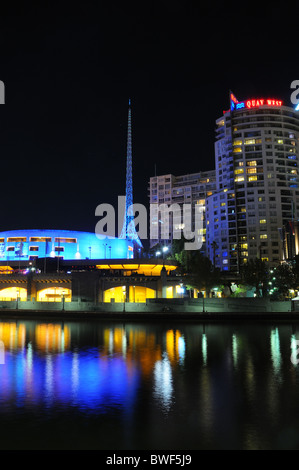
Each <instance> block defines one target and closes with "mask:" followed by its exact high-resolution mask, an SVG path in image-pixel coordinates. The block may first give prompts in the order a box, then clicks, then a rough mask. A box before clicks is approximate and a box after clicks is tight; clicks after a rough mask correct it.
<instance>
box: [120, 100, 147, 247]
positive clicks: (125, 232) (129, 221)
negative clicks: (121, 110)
mask: <svg viewBox="0 0 299 470" xmlns="http://www.w3.org/2000/svg"><path fill="white" fill-rule="evenodd" d="M131 121H132V111H131V100H129V110H128V136H127V169H126V208H125V214H124V223H123V228H122V231H121V234H120V238H124V239H127V240H131V241H132V242H133V246H134V251H135V250H140V249H141V248H142V243H141V241H140V238H139V236H138V234H137V232H136V229H135V222H134V214H133V212H132V211H131V210H130V207H131V206H132V205H133V177H132V122H131ZM135 254H136V253H135Z"/></svg>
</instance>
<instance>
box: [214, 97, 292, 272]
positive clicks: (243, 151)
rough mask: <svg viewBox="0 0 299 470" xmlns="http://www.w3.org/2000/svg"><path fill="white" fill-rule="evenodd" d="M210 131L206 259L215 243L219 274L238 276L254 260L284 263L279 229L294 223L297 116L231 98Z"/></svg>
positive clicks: (272, 103) (276, 105)
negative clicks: (212, 181) (212, 183)
mask: <svg viewBox="0 0 299 470" xmlns="http://www.w3.org/2000/svg"><path fill="white" fill-rule="evenodd" d="M216 126H217V128H216V142H215V164H216V180H217V197H215V199H214V198H213V199H212V197H211V198H210V199H209V201H208V202H207V207H208V210H209V214H208V217H207V218H208V219H209V225H208V226H207V232H208V233H207V239H208V245H209V248H208V250H209V257H210V258H211V259H213V254H214V249H215V248H212V244H213V243H214V242H215V243H216V245H217V247H216V251H215V256H216V267H219V268H221V269H223V267H225V268H226V267H227V266H228V269H230V270H235V271H239V269H240V267H241V266H242V265H243V264H244V263H246V262H247V261H248V260H249V259H254V258H256V257H259V258H261V259H263V260H265V261H267V262H269V264H270V266H271V265H277V264H278V262H279V261H281V260H283V259H284V257H285V253H284V246H283V237H282V236H281V229H282V227H283V226H284V225H285V224H286V223H287V222H289V221H290V220H297V219H298V217H299V189H298V154H299V148H298V146H299V113H298V111H295V110H294V109H293V108H290V107H288V106H284V105H283V103H282V101H280V100H272V99H271V100H268V99H260V100H258V99H251V100H247V101H244V102H239V101H238V100H237V99H236V98H235V97H234V96H233V95H231V107H230V110H228V111H227V112H224V114H223V116H222V117H221V118H219V119H217V121H216ZM228 197H229V199H228ZM228 203H229V205H228ZM225 204H226V206H225ZM224 207H226V208H227V211H226V212H225V211H224V210H223V211H222V210H221V208H223V209H224ZM219 210H220V211H221V212H220V213H219ZM225 217H226V219H225ZM222 218H223V220H222ZM222 223H223V225H222ZM215 243H214V247H215ZM223 253H224V254H225V256H223ZM226 255H227V257H226ZM226 259H227V260H228V261H227V262H226V261H225V265H223V261H224V260H226Z"/></svg>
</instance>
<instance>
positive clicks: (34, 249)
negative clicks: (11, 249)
mask: <svg viewBox="0 0 299 470" xmlns="http://www.w3.org/2000/svg"><path fill="white" fill-rule="evenodd" d="M29 251H38V246H29Z"/></svg>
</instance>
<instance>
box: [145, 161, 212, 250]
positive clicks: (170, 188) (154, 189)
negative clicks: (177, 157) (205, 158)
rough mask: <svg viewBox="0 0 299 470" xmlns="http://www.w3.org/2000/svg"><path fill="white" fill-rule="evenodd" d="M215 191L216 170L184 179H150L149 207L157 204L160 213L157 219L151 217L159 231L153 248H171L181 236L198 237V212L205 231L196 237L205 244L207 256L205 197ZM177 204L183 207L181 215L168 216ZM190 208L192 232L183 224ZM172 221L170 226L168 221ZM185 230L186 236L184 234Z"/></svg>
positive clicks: (156, 177) (151, 242)
mask: <svg viewBox="0 0 299 470" xmlns="http://www.w3.org/2000/svg"><path fill="white" fill-rule="evenodd" d="M215 189H216V176H215V170H212V171H202V172H199V173H193V174H188V175H183V176H174V175H172V174H168V175H161V176H154V177H152V178H150V184H149V199H150V204H157V205H158V207H159V209H161V210H160V211H159V213H158V217H152V218H151V220H150V223H151V224H153V226H155V229H156V230H157V237H156V238H154V239H151V240H150V246H154V245H156V244H157V243H159V242H162V243H163V244H165V245H169V244H171V242H172V240H173V238H176V237H177V238H180V236H181V235H182V236H183V235H187V236H186V238H187V237H190V236H191V234H190V232H194V233H195V231H196V230H195V229H196V227H195V211H199V212H200V216H201V217H202V218H203V220H202V222H203V223H202V228H201V229H200V233H196V236H197V237H198V239H199V240H200V241H202V242H203V247H202V251H203V252H205V231H206V227H205V217H204V209H205V201H206V197H207V196H209V195H211V194H213V192H214V191H215ZM173 204H178V205H179V207H180V209H181V210H180V212H179V214H178V213H176V212H175V211H174V212H169V218H168V209H169V207H170V206H171V205H173ZM184 204H185V207H186V206H189V208H190V210H191V211H192V212H189V214H188V217H190V221H191V230H190V231H188V230H187V226H185V225H184V221H183V217H182V214H183V205H184ZM167 220H169V223H165V221H167ZM184 230H185V233H184Z"/></svg>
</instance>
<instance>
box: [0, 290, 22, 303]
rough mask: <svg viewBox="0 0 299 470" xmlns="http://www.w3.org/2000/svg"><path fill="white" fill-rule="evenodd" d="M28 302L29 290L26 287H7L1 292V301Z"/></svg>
mask: <svg viewBox="0 0 299 470" xmlns="http://www.w3.org/2000/svg"><path fill="white" fill-rule="evenodd" d="M17 299H19V300H22V301H25V300H27V289H25V288H24V287H6V288H5V289H1V290H0V300H17Z"/></svg>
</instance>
